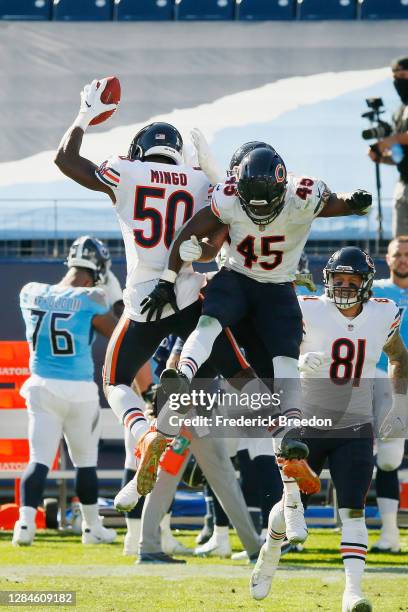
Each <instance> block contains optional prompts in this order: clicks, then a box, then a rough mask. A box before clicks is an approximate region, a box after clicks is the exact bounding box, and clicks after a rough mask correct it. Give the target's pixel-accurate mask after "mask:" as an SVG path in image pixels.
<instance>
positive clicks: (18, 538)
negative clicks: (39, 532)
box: [12, 521, 35, 546]
mask: <svg viewBox="0 0 408 612" xmlns="http://www.w3.org/2000/svg"><path fill="white" fill-rule="evenodd" d="M34 536H35V525H34V524H33V525H22V524H21V521H17V522H16V524H15V525H14V532H13V539H12V544H13V546H31V544H32V543H33V540H34Z"/></svg>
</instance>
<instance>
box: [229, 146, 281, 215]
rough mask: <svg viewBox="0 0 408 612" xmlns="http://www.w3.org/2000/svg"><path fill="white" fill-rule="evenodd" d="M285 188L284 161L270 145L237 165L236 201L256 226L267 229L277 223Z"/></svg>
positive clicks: (256, 151) (254, 151)
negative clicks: (265, 226)
mask: <svg viewBox="0 0 408 612" xmlns="http://www.w3.org/2000/svg"><path fill="white" fill-rule="evenodd" d="M286 185H287V173H286V167H285V164H284V162H283V159H282V158H281V157H280V155H278V153H277V152H276V151H275V149H273V148H272V147H270V146H269V145H267V146H266V147H258V148H255V149H253V150H252V151H250V152H249V153H248V154H247V155H245V157H244V158H243V160H242V161H241V163H240V165H239V169H238V183H237V193H238V197H239V199H240V201H241V205H242V208H243V209H244V211H245V212H246V214H247V215H248V217H249V218H250V219H251V221H253V223H255V224H256V225H268V223H271V222H272V221H273V220H274V219H276V217H277V216H278V215H279V213H280V212H281V211H282V208H283V206H284V203H285V194H286Z"/></svg>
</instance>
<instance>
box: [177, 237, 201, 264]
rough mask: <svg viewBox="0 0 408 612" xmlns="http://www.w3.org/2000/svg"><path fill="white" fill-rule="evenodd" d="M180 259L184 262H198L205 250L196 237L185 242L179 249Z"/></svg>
mask: <svg viewBox="0 0 408 612" xmlns="http://www.w3.org/2000/svg"><path fill="white" fill-rule="evenodd" d="M179 253H180V257H181V259H182V260H183V261H186V262H188V263H191V262H192V261H197V259H200V257H201V255H202V254H203V249H202V247H201V245H200V243H199V242H198V240H197V238H196V236H191V238H190V240H184V242H182V243H181V244H180V248H179Z"/></svg>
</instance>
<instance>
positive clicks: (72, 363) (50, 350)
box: [20, 283, 109, 381]
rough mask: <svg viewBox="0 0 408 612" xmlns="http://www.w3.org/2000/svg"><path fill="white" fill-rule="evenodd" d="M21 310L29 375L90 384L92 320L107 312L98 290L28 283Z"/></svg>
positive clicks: (103, 295) (102, 296) (24, 290)
mask: <svg viewBox="0 0 408 612" xmlns="http://www.w3.org/2000/svg"><path fill="white" fill-rule="evenodd" d="M20 308H21V311H22V313H23V317H24V322H25V325H26V337H27V340H28V342H29V344H30V370H31V373H32V374H37V375H38V376H42V377H43V378H59V379H63V380H87V381H91V380H93V375H94V364H93V359H92V342H93V337H94V334H93V327H92V319H93V317H94V316H95V315H102V314H106V313H107V312H108V310H109V306H108V303H107V301H106V297H105V293H104V292H103V291H102V290H101V289H97V288H85V287H68V286H61V285H46V284H44V283H28V284H27V285H25V286H24V287H23V288H22V290H21V292H20Z"/></svg>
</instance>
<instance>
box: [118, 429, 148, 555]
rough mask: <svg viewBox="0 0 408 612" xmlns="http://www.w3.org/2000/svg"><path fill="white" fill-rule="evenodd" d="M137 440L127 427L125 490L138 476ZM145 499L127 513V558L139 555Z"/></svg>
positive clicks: (125, 550) (123, 484)
mask: <svg viewBox="0 0 408 612" xmlns="http://www.w3.org/2000/svg"><path fill="white" fill-rule="evenodd" d="M135 447H136V444H135V439H134V437H133V436H132V434H131V433H130V431H129V429H127V428H126V427H125V451H126V458H125V470H124V472H123V478H122V488H124V487H125V486H126V485H127V484H128V482H131V481H132V480H133V478H134V477H135V475H136V471H137V463H136V457H135ZM144 500H145V498H144V497H141V498H140V499H139V501H138V502H137V504H136V506H135V507H134V508H133V510H131V511H130V512H126V513H125V520H126V527H127V531H126V535H125V541H124V546H123V554H124V555H125V556H134V557H136V556H137V554H138V547H139V539H140V529H141V516H142V510H143V503H144Z"/></svg>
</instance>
